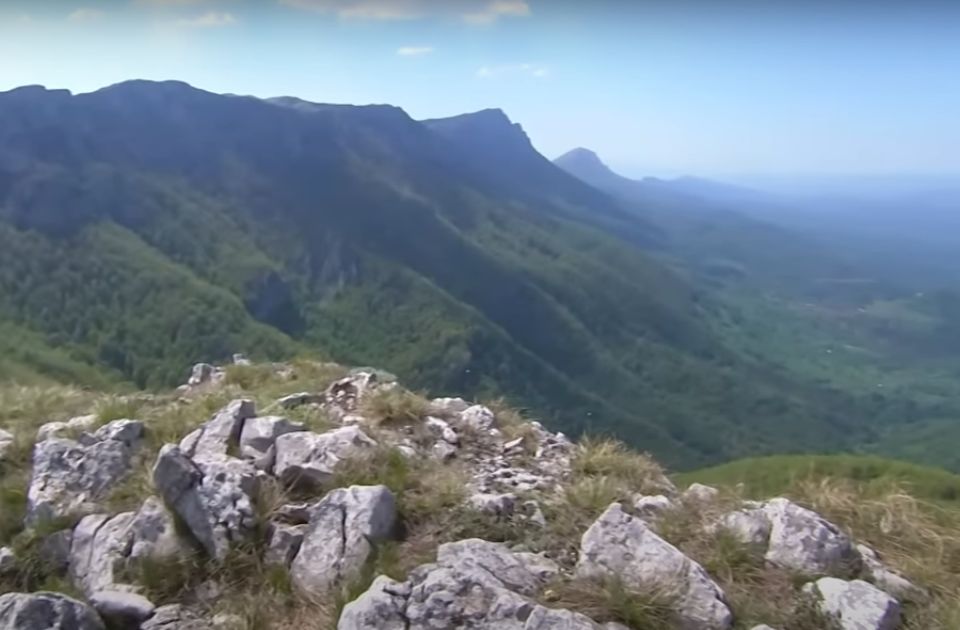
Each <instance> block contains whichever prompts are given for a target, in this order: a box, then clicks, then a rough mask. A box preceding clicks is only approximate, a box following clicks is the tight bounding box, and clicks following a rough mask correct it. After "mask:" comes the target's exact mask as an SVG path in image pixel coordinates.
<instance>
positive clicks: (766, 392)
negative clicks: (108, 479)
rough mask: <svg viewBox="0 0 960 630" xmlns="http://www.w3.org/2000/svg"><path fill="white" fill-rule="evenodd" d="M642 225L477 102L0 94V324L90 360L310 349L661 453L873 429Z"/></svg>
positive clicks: (165, 370) (684, 454) (815, 440)
mask: <svg viewBox="0 0 960 630" xmlns="http://www.w3.org/2000/svg"><path fill="white" fill-rule="evenodd" d="M655 226H656V222H655V221H652V220H647V219H645V218H642V217H640V216H638V213H637V212H636V208H634V207H631V206H630V205H629V204H625V203H623V202H622V200H619V199H616V198H614V197H613V196H610V195H608V194H606V193H604V192H601V191H599V190H597V189H596V188H594V187H592V186H589V185H587V184H585V183H583V182H581V181H579V180H578V179H576V178H575V177H572V176H570V175H568V174H567V173H565V172H564V171H563V170H561V169H559V168H557V167H555V166H554V165H552V164H551V163H550V162H549V161H548V160H546V159H545V158H543V156H541V155H539V154H538V153H537V152H536V151H535V150H534V149H533V147H532V146H531V144H530V142H529V140H528V139H527V138H526V136H525V134H524V133H523V132H522V130H521V129H520V128H519V127H518V126H516V125H513V124H512V123H511V122H510V121H509V120H508V119H507V118H506V116H505V115H504V114H503V113H502V112H499V111H495V110H494V111H484V112H479V113H477V114H469V115H465V116H460V117H456V118H452V119H446V120H434V121H426V122H417V121H414V120H412V119H411V118H410V117H409V116H407V115H406V114H405V113H404V112H403V111H402V110H400V109H397V108H394V107H389V106H368V107H350V106H328V105H317V104H312V103H306V102H303V101H298V100H296V99H275V100H272V101H263V100H259V99H255V98H248V97H234V96H222V95H217V94H211V93H208V92H204V91H201V90H197V89H194V88H191V87H190V86H187V85H185V84H182V83H176V82H168V83H151V82H140V81H137V82H129V83H124V84H120V85H116V86H113V87H110V88H106V89H104V90H100V91H98V92H94V93H92V94H83V95H76V96H73V95H70V94H69V93H66V92H59V91H47V90H44V89H42V88H24V89H20V90H15V91H13V92H8V93H5V94H2V95H0V320H2V321H4V322H8V323H9V324H8V325H10V326H15V327H17V329H23V330H25V331H26V333H25V334H26V335H28V337H29V338H31V339H33V338H35V339H37V340H38V344H40V345H42V346H43V347H49V348H53V349H55V351H56V352H57V353H59V354H62V355H64V356H65V357H66V360H69V361H70V362H72V363H76V364H78V365H81V366H91V367H92V368H94V369H95V370H96V371H97V373H98V374H99V375H103V376H104V377H106V378H118V379H127V380H130V381H132V382H134V383H135V384H137V385H141V386H159V385H162V384H167V383H171V382H175V381H178V380H180V379H181V378H182V374H181V371H182V366H183V365H187V364H189V363H191V362H194V361H198V360H209V359H216V358H220V357H225V356H229V354H230V353H233V352H245V353H247V354H250V355H251V356H254V357H263V358H272V357H283V356H290V355H294V354H302V353H319V354H323V355H327V356H329V357H331V358H334V359H337V360H340V361H344V362H349V363H354V364H374V365H379V366H383V367H385V368H387V369H389V370H391V371H394V372H396V373H398V374H399V375H401V376H402V377H403V378H404V379H405V380H406V381H407V382H409V383H411V384H412V385H414V386H417V387H429V388H430V389H431V391H432V392H434V393H436V394H442V393H445V392H453V391H456V392H462V393H467V394H469V395H471V396H480V397H494V396H499V395H506V396H508V397H510V398H511V399H513V400H514V401H515V402H516V403H518V404H522V405H524V406H527V407H529V408H532V409H533V410H535V411H536V412H537V414H538V415H540V416H541V417H543V418H545V419H546V420H547V421H548V422H549V423H550V424H551V425H552V426H553V427H554V428H556V429H562V430H565V431H568V432H572V433H575V434H576V433H579V432H580V431H582V430H584V429H588V428H589V429H592V430H593V431H594V432H601V433H613V434H616V435H618V436H620V437H621V438H623V439H625V440H628V441H630V442H632V443H633V444H636V445H638V446H639V447H641V448H644V449H648V450H650V451H652V452H655V453H657V454H658V455H659V456H660V457H661V458H662V459H664V460H665V461H666V462H668V463H669V464H671V465H673V466H681V467H686V466H694V465H699V464H706V463H711V462H717V461H721V460H725V459H729V458H731V457H735V456H739V455H745V454H755V453H767V452H777V451H783V450H794V451H811V450H823V449H828V450H833V449H837V450H839V449H845V448H853V447H856V446H857V445H859V444H863V443H865V442H868V441H870V440H872V439H874V438H875V437H876V436H875V435H874V432H875V429H874V426H873V414H874V412H875V409H876V403H875V402H873V401H871V400H869V399H865V398H863V397H858V396H851V395H849V394H848V393H846V392H844V391H841V390H838V389H836V388H834V387H830V386H824V385H822V384H819V383H816V382H813V381H810V380H805V379H797V378H795V377H794V375H793V374H791V373H788V372H787V373H785V372H783V371H779V370H777V369H772V368H774V367H775V366H772V365H771V364H769V363H768V362H766V360H765V359H764V358H763V357H762V356H760V355H754V354H751V353H750V352H749V348H746V349H745V348H744V344H742V343H739V341H737V336H736V333H743V335H746V336H749V331H746V332H744V331H743V330H742V328H741V326H740V324H739V323H738V322H737V319H736V313H734V312H731V311H730V309H729V306H728V305H727V304H726V303H725V302H724V301H723V300H719V299H716V297H715V295H714V292H713V290H712V289H711V288H710V287H709V285H706V284H704V283H702V282H701V281H700V279H699V278H698V277H690V276H689V275H688V274H687V273H686V271H685V270H684V269H682V268H674V266H671V265H668V264H664V263H663V262H662V261H661V260H660V259H659V257H651V256H650V255H648V253H645V252H648V251H652V252H658V251H660V250H662V248H663V244H662V243H663V239H664V237H665V234H664V230H663V229H662V228H660V227H655ZM28 337H25V339H26V338H28ZM38 347H40V346H39V345H38ZM33 371H37V370H36V369H34V370H33ZM40 371H41V372H42V370H40Z"/></svg>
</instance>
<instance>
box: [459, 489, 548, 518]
mask: <svg viewBox="0 0 960 630" xmlns="http://www.w3.org/2000/svg"><path fill="white" fill-rule="evenodd" d="M467 502H468V503H469V505H470V507H472V508H473V509H474V510H477V511H478V512H484V513H486V514H493V515H496V516H510V515H512V514H513V512H514V510H515V509H516V505H517V495H515V494H511V493H504V494H495V493H487V492H475V493H473V494H471V495H470V496H469V497H468V499H467ZM539 507H540V506H539V505H538V506H537V508H538V509H539Z"/></svg>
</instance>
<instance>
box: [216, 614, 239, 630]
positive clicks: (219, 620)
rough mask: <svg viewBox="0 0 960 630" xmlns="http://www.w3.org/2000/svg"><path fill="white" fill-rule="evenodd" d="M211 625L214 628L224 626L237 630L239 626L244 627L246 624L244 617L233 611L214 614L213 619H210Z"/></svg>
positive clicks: (230, 629) (224, 627)
mask: <svg viewBox="0 0 960 630" xmlns="http://www.w3.org/2000/svg"><path fill="white" fill-rule="evenodd" d="M210 626H211V627H212V628H223V629H224V630H226V629H229V630H236V629H237V628H243V627H244V626H245V624H244V621H243V617H241V616H240V615H235V614H233V613H217V614H216V615H214V616H213V619H211V620H210Z"/></svg>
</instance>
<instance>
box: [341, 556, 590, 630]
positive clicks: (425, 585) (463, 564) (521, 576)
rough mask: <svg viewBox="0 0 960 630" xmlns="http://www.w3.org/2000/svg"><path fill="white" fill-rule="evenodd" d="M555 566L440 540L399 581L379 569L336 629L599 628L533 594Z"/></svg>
mask: <svg viewBox="0 0 960 630" xmlns="http://www.w3.org/2000/svg"><path fill="white" fill-rule="evenodd" d="M558 571H559V569H558V567H557V566H556V565H555V564H554V563H552V562H551V561H549V560H546V559H545V558H542V557H541V556H537V555H534V554H525V553H512V552H510V551H509V550H508V549H507V548H506V547H505V546H504V545H501V544H497V543H491V542H487V541H483V540H463V541H459V542H455V543H447V544H444V545H441V546H440V548H439V549H438V550H437V562H436V563H435V564H427V565H423V566H421V567H418V568H417V569H415V570H414V571H413V572H412V574H411V577H410V579H409V580H408V581H407V582H404V583H398V582H395V581H393V580H391V579H390V578H388V577H386V576H380V577H378V578H377V579H376V580H374V582H373V584H372V585H371V587H370V589H369V590H368V591H367V592H366V593H364V594H363V595H361V596H360V597H359V598H358V599H356V600H354V601H353V602H351V603H350V604H348V605H347V606H346V607H345V608H344V610H343V614H342V615H341V617H340V622H339V624H338V626H337V628H338V629H339V630H365V629H371V630H373V629H378V630H380V629H383V630H428V629H431V630H432V629H436V628H460V627H464V628H498V629H502V630H534V629H536V630H547V629H561V630H600V629H601V626H600V625H598V624H596V623H594V622H593V621H591V620H590V619H588V618H587V617H585V616H583V615H581V614H578V613H574V612H571V611H567V610H553V609H550V608H546V607H544V606H541V605H539V604H538V603H536V602H535V601H533V600H532V599H530V597H531V596H533V595H534V594H535V593H536V592H537V591H539V590H540V589H541V588H542V587H543V586H544V585H545V584H546V582H547V581H548V580H549V579H550V578H552V577H554V576H555V575H557V573H558Z"/></svg>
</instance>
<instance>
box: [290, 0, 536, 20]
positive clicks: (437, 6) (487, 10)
mask: <svg viewBox="0 0 960 630" xmlns="http://www.w3.org/2000/svg"><path fill="white" fill-rule="evenodd" d="M278 2H279V3H280V4H283V5H286V6H289V7H294V8H298V9H307V10H311V11H317V12H319V13H330V14H333V15H336V16H338V17H340V18H343V19H356V20H415V19H419V18H426V17H448V18H456V19H461V20H463V21H465V22H468V23H470V24H491V23H493V22H496V21H497V20H499V19H500V18H502V17H525V16H528V15H530V13H531V10H530V5H529V4H528V3H527V2H526V1H525V0H278Z"/></svg>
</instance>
